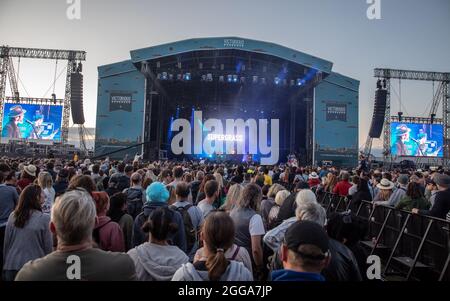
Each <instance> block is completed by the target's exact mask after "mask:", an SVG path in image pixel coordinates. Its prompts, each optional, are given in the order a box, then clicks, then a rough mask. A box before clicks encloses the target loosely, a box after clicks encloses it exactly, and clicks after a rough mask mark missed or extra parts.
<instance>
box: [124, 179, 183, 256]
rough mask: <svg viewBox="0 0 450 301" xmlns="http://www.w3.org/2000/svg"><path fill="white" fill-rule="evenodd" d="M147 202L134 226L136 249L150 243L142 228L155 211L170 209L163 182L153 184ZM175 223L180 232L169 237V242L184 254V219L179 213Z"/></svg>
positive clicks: (134, 244) (174, 216) (149, 189)
mask: <svg viewBox="0 0 450 301" xmlns="http://www.w3.org/2000/svg"><path fill="white" fill-rule="evenodd" d="M145 194H146V200H147V202H146V203H145V205H144V207H143V210H142V212H141V213H140V214H139V215H138V216H136V218H135V220H134V224H133V246H134V247H136V246H138V245H140V244H142V243H144V242H146V241H148V233H145V232H143V231H142V226H143V225H144V223H145V222H146V221H147V220H148V217H149V216H150V214H151V213H152V211H153V210H155V209H157V208H159V207H168V204H167V200H168V199H169V191H168V190H167V188H166V186H165V185H164V184H163V183H161V182H153V183H152V184H151V185H150V186H148V187H147V190H146V191H145ZM172 222H173V223H175V224H177V227H178V231H176V232H175V233H173V234H171V235H169V238H168V241H169V243H170V244H171V245H176V246H178V247H179V248H180V249H181V250H182V251H183V252H186V250H187V246H186V235H185V233H186V232H185V229H184V222H183V217H182V216H181V214H180V213H179V212H176V211H175V213H174V215H173V220H172Z"/></svg>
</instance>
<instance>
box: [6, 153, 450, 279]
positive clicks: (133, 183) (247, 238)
mask: <svg viewBox="0 0 450 301" xmlns="http://www.w3.org/2000/svg"><path fill="white" fill-rule="evenodd" d="M0 183H1V184H0V246H2V248H0V250H1V253H0V266H1V267H2V280H4V281H12V280H16V281H20V280H24V281H27V280H70V279H68V277H69V276H68V273H67V267H68V264H67V260H68V258H69V257H70V256H75V257H76V258H79V262H80V264H81V275H79V277H78V278H75V279H80V280H142V281H168V280H173V281H191V280H195V281H258V280H272V281H361V280H364V279H365V277H366V269H367V266H366V259H367V256H368V253H367V250H366V249H364V248H363V247H362V246H361V244H360V241H361V240H362V239H363V237H364V236H365V234H366V231H367V225H366V224H365V223H364V222H362V221H361V220H360V219H359V218H358V217H357V216H355V215H354V214H353V213H352V210H349V211H345V212H341V213H337V212H335V213H333V214H330V215H328V216H327V214H326V211H325V209H324V207H323V206H322V205H321V204H320V203H319V196H320V195H322V194H323V193H332V194H336V195H339V196H345V197H348V198H351V200H352V208H356V206H358V204H360V203H361V201H370V202H373V204H374V205H377V206H391V207H395V208H397V209H403V210H408V211H410V212H412V213H413V214H421V215H428V216H434V217H438V218H441V219H446V218H447V219H449V220H450V213H449V211H450V175H449V172H448V171H445V170H438V171H429V170H426V171H423V170H391V171H382V170H381V169H375V170H370V171H367V170H358V169H356V170H344V169H337V168H334V167H329V168H327V167H324V168H306V167H305V168H302V167H297V166H288V165H277V166H270V167H269V166H258V165H256V164H255V165H253V164H231V163H230V164H214V163H198V162H182V163H180V162H170V161H158V162H151V163H149V162H148V163H144V162H142V161H141V159H140V158H137V159H136V160H134V161H133V162H126V161H125V162H124V161H112V160H109V159H108V158H107V159H105V160H101V161H92V162H91V160H89V159H85V160H77V161H74V160H61V159H36V160H29V159H24V158H17V159H11V158H3V159H1V160H0ZM71 258H72V257H71ZM74 277H75V276H74Z"/></svg>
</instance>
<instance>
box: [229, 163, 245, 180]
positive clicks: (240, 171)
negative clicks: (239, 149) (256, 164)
mask: <svg viewBox="0 0 450 301" xmlns="http://www.w3.org/2000/svg"><path fill="white" fill-rule="evenodd" d="M243 181H244V167H243V166H242V165H238V167H237V168H236V171H235V174H234V176H233V177H232V178H231V182H233V183H237V184H242V182H243Z"/></svg>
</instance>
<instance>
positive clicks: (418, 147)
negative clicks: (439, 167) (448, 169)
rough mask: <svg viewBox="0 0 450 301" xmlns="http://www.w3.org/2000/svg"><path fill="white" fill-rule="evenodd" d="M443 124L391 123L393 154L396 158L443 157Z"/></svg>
mask: <svg viewBox="0 0 450 301" xmlns="http://www.w3.org/2000/svg"><path fill="white" fill-rule="evenodd" d="M443 137H444V134H443V126H442V124H421V123H403V122H392V123H391V154H392V155H394V156H413V157H439V158H441V157H442V156H443V152H444V150H443V142H444V138H443Z"/></svg>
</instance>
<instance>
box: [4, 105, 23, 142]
mask: <svg viewBox="0 0 450 301" xmlns="http://www.w3.org/2000/svg"><path fill="white" fill-rule="evenodd" d="M25 113H26V110H24V109H22V106H20V105H17V106H14V107H12V108H11V109H9V113H8V118H9V121H8V123H7V124H6V126H5V128H4V131H6V133H4V134H3V135H2V136H3V137H8V138H13V139H20V138H22V134H21V132H20V129H19V126H18V125H19V124H21V123H23V117H24V115H25Z"/></svg>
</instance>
